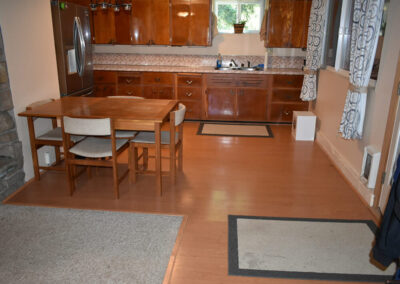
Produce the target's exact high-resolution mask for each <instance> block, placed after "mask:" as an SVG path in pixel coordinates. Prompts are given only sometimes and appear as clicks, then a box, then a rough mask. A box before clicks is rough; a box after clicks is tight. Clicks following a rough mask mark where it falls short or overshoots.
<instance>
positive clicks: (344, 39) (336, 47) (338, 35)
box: [325, 0, 389, 79]
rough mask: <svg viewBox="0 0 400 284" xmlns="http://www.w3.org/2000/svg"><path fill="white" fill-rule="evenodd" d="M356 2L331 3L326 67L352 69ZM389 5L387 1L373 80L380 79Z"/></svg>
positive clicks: (339, 1) (345, 0)
mask: <svg viewBox="0 0 400 284" xmlns="http://www.w3.org/2000/svg"><path fill="white" fill-rule="evenodd" d="M354 2H355V0H333V1H330V7H329V15H328V31H327V43H326V55H325V65H329V66H332V67H335V69H336V70H339V69H342V70H347V71H349V69H350V53H351V29H352V19H353V7H354ZM388 4H389V0H385V6H384V8H383V16H382V23H381V30H380V34H379V41H378V47H377V50H376V55H375V60H374V66H373V69H372V73H371V79H377V77H378V69H379V63H380V57H381V51H382V43H383V37H384V33H385V26H386V19H387V10H388V9H387V6H388Z"/></svg>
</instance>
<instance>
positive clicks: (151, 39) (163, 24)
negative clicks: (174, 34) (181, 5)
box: [131, 0, 170, 45]
mask: <svg viewBox="0 0 400 284" xmlns="http://www.w3.org/2000/svg"><path fill="white" fill-rule="evenodd" d="M169 9H170V7H169V0H133V1H132V20H131V24H132V29H131V30H132V44H142V45H145V44H147V45H151V44H157V45H168V44H169V43H170V34H169V30H170V24H169V23H170V18H169V15H170V12H169Z"/></svg>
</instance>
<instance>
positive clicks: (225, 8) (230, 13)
mask: <svg viewBox="0 0 400 284" xmlns="http://www.w3.org/2000/svg"><path fill="white" fill-rule="evenodd" d="M216 7H217V17H218V23H217V26H218V31H219V32H225V33H233V24H234V23H236V19H237V10H238V5H237V4H229V3H226V4H217V5H216Z"/></svg>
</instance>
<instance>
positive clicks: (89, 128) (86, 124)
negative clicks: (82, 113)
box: [63, 116, 111, 136]
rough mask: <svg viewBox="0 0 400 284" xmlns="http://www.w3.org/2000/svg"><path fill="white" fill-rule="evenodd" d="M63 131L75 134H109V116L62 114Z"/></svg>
mask: <svg viewBox="0 0 400 284" xmlns="http://www.w3.org/2000/svg"><path fill="white" fill-rule="evenodd" d="M63 122H64V131H65V133H68V134H75V135H95V136H96V135H98V136H105V135H111V123H110V122H111V120H110V119H109V118H73V117H68V116H64V117H63Z"/></svg>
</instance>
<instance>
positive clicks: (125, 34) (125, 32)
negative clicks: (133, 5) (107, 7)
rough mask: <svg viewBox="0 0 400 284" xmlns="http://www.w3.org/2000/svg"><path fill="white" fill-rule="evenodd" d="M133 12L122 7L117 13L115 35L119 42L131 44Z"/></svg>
mask: <svg viewBox="0 0 400 284" xmlns="http://www.w3.org/2000/svg"><path fill="white" fill-rule="evenodd" d="M131 21H132V12H131V11H125V10H124V9H120V11H119V12H117V13H115V37H116V43H118V44H131V43H132V36H131V28H132V23H131Z"/></svg>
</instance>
